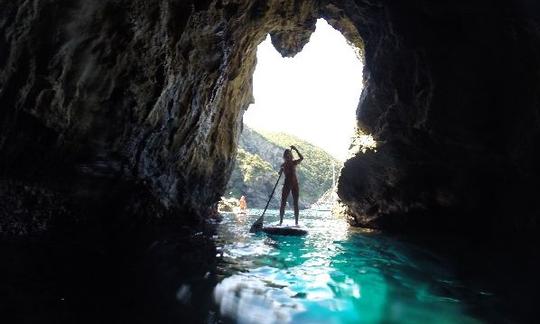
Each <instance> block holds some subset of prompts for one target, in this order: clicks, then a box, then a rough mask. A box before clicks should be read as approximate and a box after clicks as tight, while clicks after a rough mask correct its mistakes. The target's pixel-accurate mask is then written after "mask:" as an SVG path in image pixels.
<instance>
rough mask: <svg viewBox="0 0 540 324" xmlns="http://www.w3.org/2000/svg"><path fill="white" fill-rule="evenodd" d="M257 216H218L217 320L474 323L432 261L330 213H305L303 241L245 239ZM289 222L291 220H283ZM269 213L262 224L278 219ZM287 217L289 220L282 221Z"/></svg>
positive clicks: (440, 264) (442, 268) (454, 285)
mask: <svg viewBox="0 0 540 324" xmlns="http://www.w3.org/2000/svg"><path fill="white" fill-rule="evenodd" d="M257 216H258V212H256V211H255V212H254V213H253V214H252V215H248V216H247V217H246V219H243V221H239V220H238V219H237V218H236V217H237V216H235V215H234V214H227V215H224V221H223V224H222V226H221V227H220V231H219V235H218V239H217V245H218V246H219V247H220V249H221V256H222V258H221V262H220V265H219V275H220V283H219V284H218V285H217V286H216V287H215V289H214V298H215V301H216V303H217V304H218V305H219V311H220V313H221V315H222V316H224V317H229V318H231V319H233V320H234V321H237V322H239V323H276V322H294V323H321V322H324V323H377V322H400V323H419V322H421V323H476V322H479V321H478V320H476V319H474V318H472V317H470V316H469V315H468V314H467V312H466V311H467V305H466V304H465V303H464V302H463V299H462V298H461V296H463V294H468V295H470V294H475V292H471V291H468V290H467V288H466V287H463V286H462V285H460V284H459V283H458V282H457V281H456V280H455V279H454V278H453V277H452V274H451V273H450V272H449V271H448V265H446V264H445V263H444V261H443V260H440V259H438V258H437V257H436V256H433V255H430V254H428V253H427V252H425V251H420V250H418V249H415V248H413V247H410V246H405V245H404V244H402V243H399V242H396V241H393V240H391V239H389V238H387V237H385V236H383V235H380V234H377V233H362V232H359V231H356V230H353V229H349V227H348V225H347V224H346V223H345V222H344V221H343V220H341V219H338V218H335V217H334V216H332V215H331V214H330V213H325V212H323V213H321V212H316V211H304V212H303V215H302V216H303V223H304V225H305V226H306V227H308V228H309V230H310V232H309V234H308V235H307V236H304V237H287V236H270V235H266V234H257V235H254V234H249V233H248V230H249V226H250V224H251V222H252V221H254V220H255V219H256V218H257ZM289 216H290V215H289ZM277 218H278V216H277V211H270V213H269V217H267V221H270V222H276V221H277ZM289 219H291V217H289Z"/></svg>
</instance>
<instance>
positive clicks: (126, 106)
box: [0, 0, 315, 233]
mask: <svg viewBox="0 0 540 324" xmlns="http://www.w3.org/2000/svg"><path fill="white" fill-rule="evenodd" d="M0 7H2V8H3V9H2V13H1V14H0V31H1V32H0V48H1V53H0V71H1V72H0V107H2V111H1V113H0V125H1V126H0V175H1V179H2V182H3V186H2V187H1V188H2V191H1V197H2V198H0V205H1V206H2V207H3V208H0V210H1V211H2V212H3V213H4V215H5V217H3V218H4V219H9V220H10V221H9V223H13V222H17V220H13V219H14V218H13V216H12V215H11V210H10V209H11V207H9V206H11V205H14V204H15V205H16V204H21V203H19V202H24V201H25V200H26V199H27V196H26V194H25V191H24V190H16V191H14V190H11V188H12V187H14V186H15V187H24V186H31V187H32V188H37V189H36V190H35V192H38V193H39V192H44V193H46V194H44V195H46V197H56V196H61V197H64V198H65V199H64V200H66V201H67V202H64V200H63V201H62V204H66V206H67V207H66V208H67V209H68V210H71V211H72V212H71V214H72V215H73V216H72V217H74V218H76V217H80V218H82V219H83V220H84V219H87V218H94V217H95V215H96V214H100V213H103V212H106V213H111V214H126V215H130V214H133V213H135V214H140V216H141V217H143V218H145V217H146V218H156V217H158V218H159V217H165V216H171V217H176V218H178V219H180V218H190V220H191V221H195V222H197V221H200V220H201V219H203V218H205V217H207V216H208V208H209V207H212V206H213V205H215V203H217V201H218V200H219V197H220V196H221V194H222V191H223V189H224V188H225V186H226V184H227V180H228V177H229V175H230V172H231V168H232V166H233V161H234V157H235V152H236V145H237V141H238V137H239V134H240V132H241V125H242V113H243V111H244V110H245V109H246V108H247V106H248V105H249V103H250V102H251V101H252V94H251V88H252V82H251V79H252V75H253V70H254V67H255V60H256V56H255V50H256V46H257V45H258V43H259V42H260V41H262V40H263V39H264V37H265V36H266V34H267V33H268V32H273V31H275V32H274V33H273V34H272V37H273V40H274V44H276V46H278V47H279V48H280V51H281V52H282V53H283V54H284V55H292V54H294V53H295V52H296V51H298V50H300V49H301V48H302V47H303V45H304V44H305V43H306V42H307V41H308V40H309V35H310V34H311V32H312V30H313V29H314V23H315V17H314V15H313V11H314V7H313V4H312V3H311V2H308V1H294V2H293V1H287V2H285V3H282V2H280V1H270V2H267V1H158V0H155V1H131V0H130V1H114V0H110V1H102V2H99V3H97V2H91V3H88V2H85V1H77V2H68V1H47V0H43V1H39V0H38V1H32V2H30V1H23V2H13V1H1V2H0ZM53 204H54V203H53ZM133 205H135V206H137V207H135V208H134V207H132V206H133ZM139 207H140V208H139ZM143 207H144V208H143ZM64 214H65V213H64ZM67 214H68V215H69V214H70V212H69V211H68V212H67ZM4 215H3V216H4ZM8 215H9V217H8ZM35 215H37V216H36V217H40V216H39V215H40V214H37V213H36V211H35V210H26V212H24V213H22V214H21V215H19V216H18V217H17V218H16V219H19V222H20V223H21V224H16V225H13V224H11V225H9V224H7V225H6V226H3V231H4V232H6V231H7V230H6V228H17V229H21V228H22V229H23V230H17V231H16V232H20V233H26V232H28V231H31V229H32V228H37V227H36V226H32V224H31V223H32V222H33V221H31V220H32V219H33V218H34V216H35ZM81 215H82V216H81ZM187 215H189V216H187ZM68 217H69V216H68ZM27 220H30V222H27ZM181 220H182V221H183V220H188V219H181ZM51 222H52V220H51ZM39 228H40V229H45V230H46V228H47V225H46V224H45V225H42V226H39ZM8 232H10V231H8Z"/></svg>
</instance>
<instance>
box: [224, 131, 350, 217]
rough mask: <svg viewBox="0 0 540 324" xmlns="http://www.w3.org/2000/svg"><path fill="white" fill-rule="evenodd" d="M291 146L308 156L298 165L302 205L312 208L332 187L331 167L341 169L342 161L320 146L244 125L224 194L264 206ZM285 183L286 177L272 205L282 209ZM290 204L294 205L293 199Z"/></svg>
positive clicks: (251, 206)
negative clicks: (285, 151)
mask: <svg viewBox="0 0 540 324" xmlns="http://www.w3.org/2000/svg"><path fill="white" fill-rule="evenodd" d="M291 145H296V146H297V147H298V148H299V150H300V151H301V153H302V154H303V155H304V157H305V160H304V161H303V162H302V163H301V164H300V165H299V166H298V168H297V175H298V181H299V184H300V200H299V202H300V208H309V206H311V205H312V204H314V203H315V202H317V200H318V199H319V198H320V197H321V196H322V195H323V194H324V193H325V192H326V191H327V190H328V189H330V188H331V187H332V166H333V165H334V167H335V168H336V170H339V169H340V168H341V163H340V162H339V161H337V160H336V159H335V158H333V157H332V156H331V155H330V154H328V153H326V152H325V151H324V150H322V149H321V148H319V147H316V146H314V145H312V144H310V143H308V142H306V141H303V140H301V139H299V138H297V137H294V136H291V135H288V134H284V133H266V132H265V133H259V132H257V131H255V130H254V129H251V128H249V127H248V126H247V125H245V124H244V128H243V131H242V135H241V136H240V140H239V142H238V154H237V157H236V163H235V167H234V169H233V172H232V175H231V178H230V180H229V184H228V186H227V190H226V192H225V196H226V197H228V196H229V195H231V196H232V197H236V198H238V197H240V196H241V195H245V196H246V198H247V201H248V205H249V207H250V208H264V207H265V206H266V203H267V201H268V196H269V194H270V193H271V192H272V188H273V187H274V185H275V183H276V181H277V178H278V174H279V169H280V167H281V164H282V163H283V150H284V149H286V148H288V147H290V146H291ZM295 154H296V153H295ZM295 158H296V157H295ZM282 184H283V177H282V178H281V180H280V183H279V184H278V187H277V189H276V192H275V194H274V198H273V199H272V200H271V201H270V205H269V207H270V208H279V205H280V197H281V196H280V195H281V185H282ZM289 198H290V199H292V198H291V196H289ZM289 203H290V204H292V200H291V201H290V202H289ZM291 206H292V205H291Z"/></svg>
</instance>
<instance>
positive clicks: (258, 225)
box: [249, 214, 264, 233]
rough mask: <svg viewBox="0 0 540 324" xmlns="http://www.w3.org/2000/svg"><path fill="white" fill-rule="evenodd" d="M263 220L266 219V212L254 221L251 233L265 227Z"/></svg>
mask: <svg viewBox="0 0 540 324" xmlns="http://www.w3.org/2000/svg"><path fill="white" fill-rule="evenodd" d="M263 220H264V214H263V215H262V216H261V217H259V219H257V220H256V221H255V223H253V225H251V228H250V229H249V232H250V233H256V232H260V231H261V230H262V228H263Z"/></svg>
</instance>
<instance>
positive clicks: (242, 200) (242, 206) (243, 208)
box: [239, 196, 247, 212]
mask: <svg viewBox="0 0 540 324" xmlns="http://www.w3.org/2000/svg"><path fill="white" fill-rule="evenodd" d="M239 205H240V211H241V212H245V211H246V210H247V202H246V197H245V196H242V197H240V201H239Z"/></svg>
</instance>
